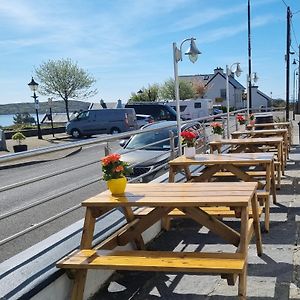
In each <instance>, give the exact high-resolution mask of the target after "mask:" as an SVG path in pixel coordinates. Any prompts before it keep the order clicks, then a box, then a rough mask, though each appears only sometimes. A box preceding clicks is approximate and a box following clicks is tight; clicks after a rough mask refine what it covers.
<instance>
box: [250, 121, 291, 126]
mask: <svg viewBox="0 0 300 300" xmlns="http://www.w3.org/2000/svg"><path fill="white" fill-rule="evenodd" d="M290 125H291V123H290V122H273V123H259V124H254V125H252V126H254V127H271V126H290Z"/></svg>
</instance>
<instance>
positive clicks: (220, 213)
mask: <svg viewBox="0 0 300 300" xmlns="http://www.w3.org/2000/svg"><path fill="white" fill-rule="evenodd" d="M201 209H202V210H203V211H205V212H207V213H208V214H210V215H212V216H215V217H222V218H234V217H236V215H235V211H234V210H232V209H230V208H229V207H226V206H219V207H217V206H216V207H205V208H201ZM152 210H153V208H151V207H142V208H139V209H137V210H135V211H134V212H133V213H134V215H135V216H136V217H140V218H141V217H144V216H146V215H147V214H148V213H150V212H151V211H152ZM258 210H259V216H260V215H261V214H262V208H261V207H259V208H258ZM168 216H169V217H174V218H175V217H186V215H185V214H184V213H183V212H182V211H181V210H179V209H177V208H175V209H173V210H172V211H171V212H170V213H169V214H168ZM249 216H250V217H252V210H251V209H250V210H249Z"/></svg>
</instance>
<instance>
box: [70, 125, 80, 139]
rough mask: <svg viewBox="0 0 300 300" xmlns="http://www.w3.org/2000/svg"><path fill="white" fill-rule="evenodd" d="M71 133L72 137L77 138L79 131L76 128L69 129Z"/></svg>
mask: <svg viewBox="0 0 300 300" xmlns="http://www.w3.org/2000/svg"><path fill="white" fill-rule="evenodd" d="M71 135H72V137H73V138H75V139H78V138H80V136H81V133H80V131H79V130H78V129H76V128H74V129H72V131H71Z"/></svg>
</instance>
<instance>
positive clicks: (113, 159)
mask: <svg viewBox="0 0 300 300" xmlns="http://www.w3.org/2000/svg"><path fill="white" fill-rule="evenodd" d="M120 157H121V155H120V154H118V153H113V154H109V155H107V156H105V157H103V158H102V159H101V161H102V164H103V166H107V165H108V164H110V163H114V162H116V161H118V160H119V159H120Z"/></svg>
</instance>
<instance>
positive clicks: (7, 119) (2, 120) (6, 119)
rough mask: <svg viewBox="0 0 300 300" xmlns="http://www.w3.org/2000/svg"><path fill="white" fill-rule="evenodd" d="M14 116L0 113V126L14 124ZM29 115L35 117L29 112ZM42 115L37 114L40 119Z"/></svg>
mask: <svg viewBox="0 0 300 300" xmlns="http://www.w3.org/2000/svg"><path fill="white" fill-rule="evenodd" d="M43 115H44V114H43ZM43 115H42V116H43ZM14 116H15V115H0V126H2V127H5V126H10V125H14ZM31 116H33V117H34V119H35V117H36V116H35V115H34V114H31ZM42 116H41V115H40V114H39V119H40V121H41V117H42Z"/></svg>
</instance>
